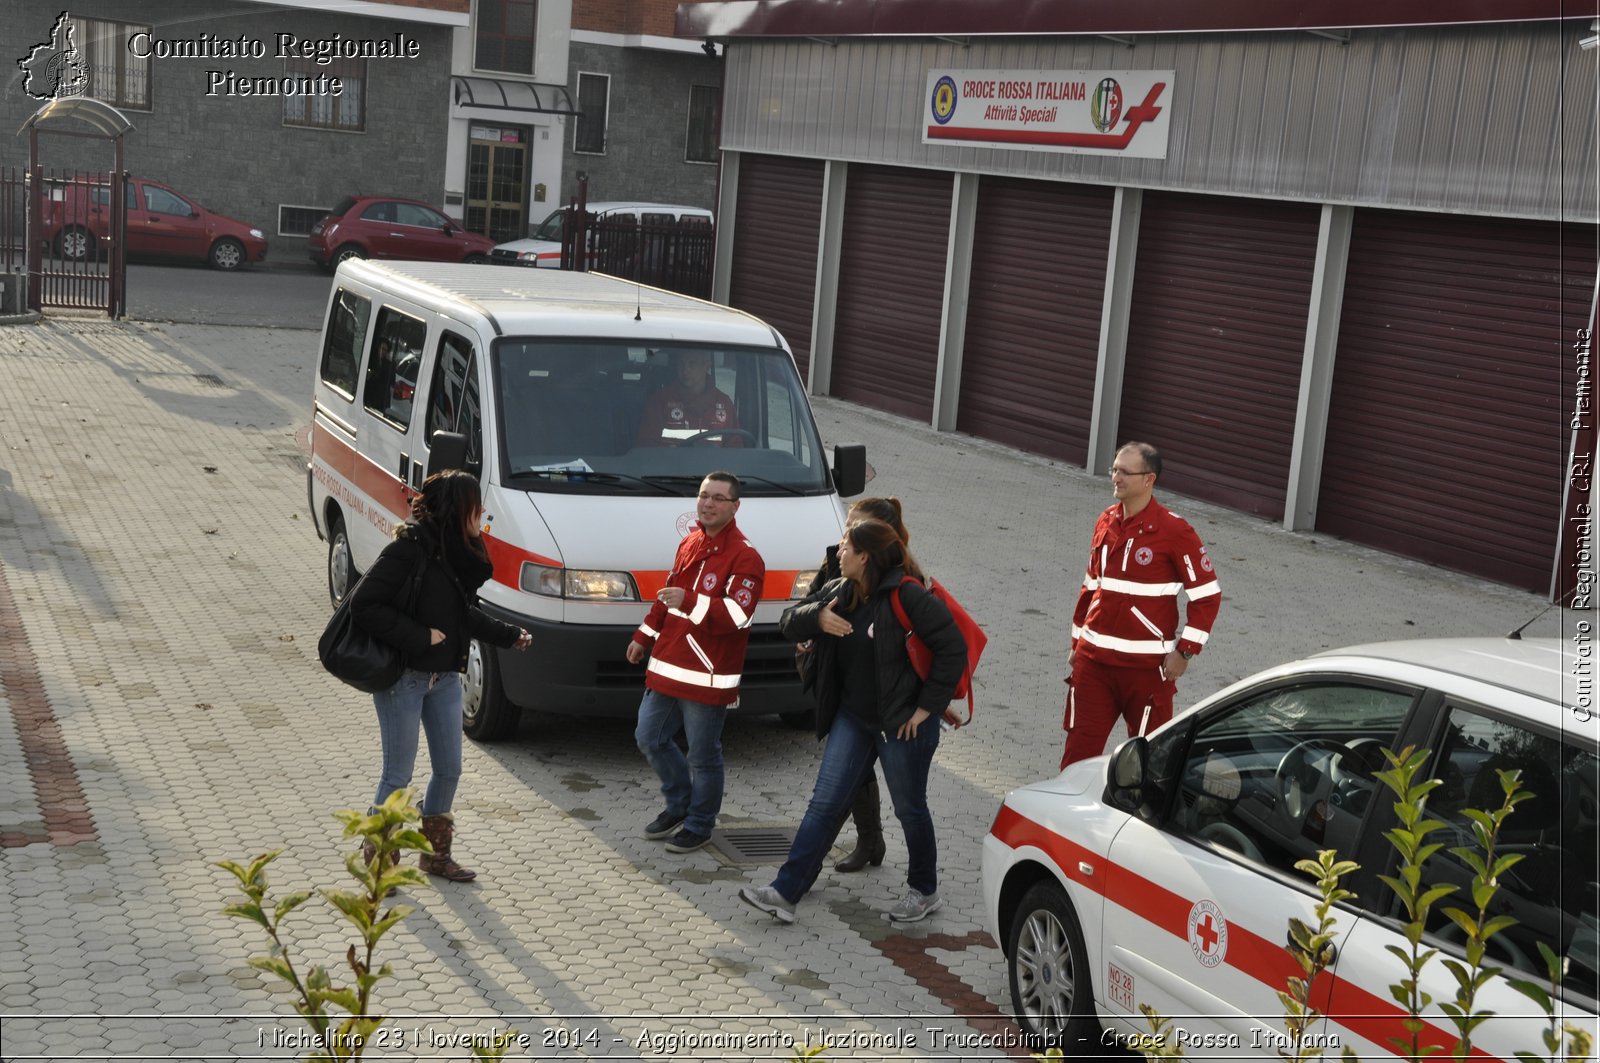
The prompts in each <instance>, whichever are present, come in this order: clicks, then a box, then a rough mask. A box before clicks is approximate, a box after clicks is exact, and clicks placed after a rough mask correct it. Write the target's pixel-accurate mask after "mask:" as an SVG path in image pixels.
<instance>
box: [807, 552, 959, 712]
mask: <svg viewBox="0 0 1600 1063" xmlns="http://www.w3.org/2000/svg"><path fill="white" fill-rule="evenodd" d="M904 579H905V573H904V572H903V571H902V570H900V569H898V568H896V569H893V570H891V571H890V572H888V573H887V574H886V575H885V576H884V577H883V579H882V580H881V581H880V582H879V583H878V587H877V589H876V590H874V591H873V592H872V595H871V597H870V599H869V600H868V603H867V605H868V608H869V610H870V613H871V616H872V644H873V649H874V651H875V652H876V654H877V662H878V724H879V729H880V730H881V731H882V732H883V733H884V734H889V735H892V734H894V733H895V732H896V731H898V730H899V729H900V725H901V724H903V723H905V722H906V721H907V720H909V719H911V716H912V714H913V713H915V712H916V711H917V710H918V709H927V710H928V713H929V714H930V715H931V716H933V717H934V718H935V719H934V720H933V722H932V723H930V724H929V726H937V722H938V721H937V718H938V717H939V716H942V715H943V714H944V710H945V709H946V708H948V707H949V706H950V696H951V694H952V692H953V691H954V690H955V685H956V683H957V681H959V680H960V678H961V674H962V673H963V672H965V671H966V668H967V640H966V639H965V638H964V637H963V636H962V634H961V629H960V628H958V627H956V624H955V621H954V620H952V619H950V610H948V609H946V608H945V607H944V603H943V602H941V601H939V599H937V598H935V597H934V596H933V595H931V594H929V593H928V592H927V590H926V589H925V588H924V587H923V586H922V584H920V583H916V582H914V581H906V582H904V583H903V584H902V582H901V581H902V580H904ZM849 582H850V581H849V580H848V579H846V578H845V577H843V576H841V577H840V578H838V579H835V580H829V581H828V582H827V583H825V584H823V585H822V587H820V588H818V589H817V590H815V591H813V592H812V593H811V594H809V595H807V596H806V597H805V598H804V599H803V600H802V601H799V602H797V603H795V604H794V605H791V606H790V607H789V608H788V609H785V610H784V612H783V617H782V618H781V619H780V620H779V621H778V627H779V629H780V630H781V631H782V632H783V637H784V638H786V639H789V640H790V641H791V642H804V641H805V640H807V639H813V640H815V643H816V648H815V649H814V650H813V651H812V652H814V653H815V654H816V655H817V685H816V695H817V737H818V738H821V737H823V736H824V735H826V734H827V733H828V731H829V730H830V729H832V727H833V718H834V717H835V716H836V715H838V712H839V683H840V681H841V680H840V676H839V668H838V652H839V640H838V639H837V638H834V637H832V636H830V635H824V634H823V633H822V622H821V620H820V619H819V618H820V617H821V614H822V610H823V609H824V608H826V606H827V604H828V603H829V602H832V601H834V600H835V599H838V600H841V601H843V600H847V599H848V598H849V596H850V587H849ZM897 588H898V592H899V594H900V605H901V607H902V608H903V609H905V613H906V619H908V620H910V621H911V627H912V628H913V629H914V630H915V631H916V633H917V637H918V638H920V639H922V641H923V642H924V643H926V644H927V647H928V649H930V650H932V651H933V667H932V669H931V670H930V672H929V674H928V680H927V682H923V681H922V680H921V679H920V678H918V676H917V673H916V671H915V670H913V669H912V667H911V658H910V657H908V656H907V655H906V631H905V629H904V628H902V627H901V626H900V621H899V620H898V619H897V618H896V617H895V615H894V603H893V602H892V601H890V599H889V596H890V595H891V594H893V593H895V592H896V590H897ZM886 635H887V637H886Z"/></svg>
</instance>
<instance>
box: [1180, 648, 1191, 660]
mask: <svg viewBox="0 0 1600 1063" xmlns="http://www.w3.org/2000/svg"><path fill="white" fill-rule="evenodd" d="M1178 656H1179V657H1182V658H1183V659H1184V660H1186V661H1192V660H1194V654H1192V653H1190V652H1189V651H1188V650H1179V651H1178Z"/></svg>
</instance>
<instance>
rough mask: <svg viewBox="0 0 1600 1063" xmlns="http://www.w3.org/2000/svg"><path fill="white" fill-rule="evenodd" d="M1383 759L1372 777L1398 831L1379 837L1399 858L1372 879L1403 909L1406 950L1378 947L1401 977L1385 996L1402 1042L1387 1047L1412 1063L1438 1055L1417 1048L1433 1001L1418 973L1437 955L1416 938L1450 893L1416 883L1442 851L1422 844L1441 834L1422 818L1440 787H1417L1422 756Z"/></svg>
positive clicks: (1411, 752)
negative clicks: (1388, 794) (1399, 1012)
mask: <svg viewBox="0 0 1600 1063" xmlns="http://www.w3.org/2000/svg"><path fill="white" fill-rule="evenodd" d="M1383 756H1384V759H1386V760H1387V761H1388V762H1389V767H1388V769H1386V770H1384V771H1380V772H1376V773H1375V774H1376V776H1377V778H1378V780H1379V781H1380V782H1382V783H1383V784H1384V785H1385V786H1387V787H1388V788H1389V789H1390V790H1392V791H1394V794H1395V796H1396V797H1397V798H1398V800H1397V801H1395V803H1394V811H1395V815H1396V816H1397V817H1398V818H1399V820H1400V825H1399V826H1398V827H1395V828H1393V829H1391V830H1388V831H1385V832H1384V837H1385V838H1387V839H1388V840H1389V844H1390V845H1392V846H1394V849H1395V851H1396V852H1397V853H1399V854H1400V866H1399V867H1398V868H1396V874H1393V875H1379V876H1378V878H1379V879H1380V880H1381V881H1383V882H1384V884H1386V885H1387V886H1388V887H1389V888H1390V889H1392V890H1393V891H1394V893H1395V896H1396V897H1398V898H1400V903H1401V904H1402V905H1404V906H1405V910H1406V923H1405V926H1403V927H1402V928H1401V932H1402V933H1404V934H1405V938H1406V943H1407V946H1408V947H1406V948H1402V947H1400V946H1399V945H1385V946H1384V948H1385V949H1387V950H1388V951H1389V952H1390V953H1391V954H1393V955H1394V956H1395V957H1397V958H1398V959H1399V960H1400V962H1401V964H1403V965H1404V969H1405V977H1404V978H1402V979H1401V980H1400V981H1398V982H1396V983H1394V984H1393V985H1391V986H1390V987H1389V993H1390V995H1391V996H1393V997H1394V999H1395V1001H1396V1003H1398V1004H1399V1005H1400V1006H1401V1007H1403V1008H1405V1009H1406V1017H1405V1018H1404V1019H1401V1020H1400V1025H1401V1028H1402V1029H1404V1030H1405V1032H1406V1036H1405V1037H1391V1038H1389V1043H1390V1044H1392V1045H1394V1046H1395V1047H1396V1048H1398V1049H1399V1050H1400V1052H1401V1054H1403V1055H1404V1056H1405V1057H1406V1058H1407V1059H1409V1060H1413V1061H1415V1060H1420V1059H1424V1058H1426V1057H1427V1056H1430V1055H1433V1054H1434V1053H1435V1052H1437V1051H1439V1046H1438V1045H1426V1044H1423V1042H1422V1032H1423V1031H1424V1030H1425V1029H1427V1023H1425V1022H1423V1021H1422V1012H1423V1009H1425V1008H1426V1007H1427V1006H1428V1005H1429V1004H1431V1003H1433V996H1432V995H1431V994H1429V993H1427V992H1424V991H1423V989H1422V971H1423V968H1425V967H1426V966H1427V965H1428V963H1429V962H1430V961H1431V960H1432V959H1433V957H1434V956H1435V955H1436V954H1437V953H1438V950H1437V949H1424V948H1423V947H1422V934H1423V931H1424V930H1425V928H1426V927H1427V923H1428V914H1429V912H1431V911H1432V910H1433V906H1434V905H1435V904H1437V903H1438V902H1439V901H1441V900H1443V899H1444V898H1445V897H1448V896H1449V895H1450V894H1452V893H1454V892H1455V887H1454V886H1452V885H1448V884H1440V885H1434V886H1429V885H1425V884H1424V883H1423V881H1422V867H1423V865H1424V864H1425V863H1427V861H1428V858H1429V857H1431V856H1433V854H1434V853H1436V852H1438V851H1439V850H1440V849H1442V848H1444V844H1443V843H1442V842H1430V841H1428V836H1429V835H1431V834H1433V833H1434V832H1435V831H1438V830H1441V829H1442V828H1443V827H1444V824H1443V823H1442V822H1440V821H1439V820H1436V819H1427V818H1425V817H1426V815H1427V801H1428V795H1429V794H1430V793H1432V792H1433V791H1434V790H1436V789H1437V788H1438V787H1439V786H1440V785H1441V782H1440V780H1438V779H1424V780H1422V781H1420V782H1419V781H1417V774H1418V773H1419V772H1420V771H1421V770H1422V767H1423V765H1424V764H1426V763H1427V762H1428V756H1429V754H1428V751H1427V750H1425V749H1424V750H1419V749H1417V748H1416V747H1415V746H1407V747H1406V748H1404V749H1402V750H1401V751H1400V752H1399V753H1395V752H1394V751H1393V750H1390V749H1385V750H1384V751H1383Z"/></svg>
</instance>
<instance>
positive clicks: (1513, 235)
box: [678, 0, 1600, 591]
mask: <svg viewBox="0 0 1600 1063" xmlns="http://www.w3.org/2000/svg"><path fill="white" fill-rule="evenodd" d="M1486 11H1487V13H1485V11H1484V10H1480V11H1476V12H1475V15H1474V17H1475V18H1478V19H1480V21H1473V22H1468V21H1463V20H1461V19H1451V20H1448V21H1446V20H1444V19H1443V17H1442V16H1440V15H1438V14H1437V13H1436V12H1437V9H1436V8H1434V7H1431V6H1430V5H1425V4H1409V5H1408V4H1398V5H1395V4H1390V5H1366V4H1359V5H1356V8H1354V9H1353V8H1351V7H1350V5H1348V4H1345V5H1335V4H1332V3H1322V4H1318V3H1310V4H1305V5H1299V6H1298V7H1296V8H1295V9H1294V10H1293V12H1292V24H1291V25H1284V24H1282V23H1281V22H1272V23H1266V22H1264V21H1263V19H1264V18H1265V17H1266V16H1265V14H1263V13H1270V14H1272V15H1273V16H1274V17H1276V16H1278V15H1280V14H1281V9H1279V8H1252V7H1250V5H1233V6H1219V5H1213V6H1212V7H1210V8H1208V9H1206V10H1203V11H1201V10H1188V11H1181V12H1178V11H1166V12H1162V13H1156V12H1155V10H1154V9H1149V10H1148V11H1147V10H1145V9H1139V8H1128V7H1126V6H1125V5H1122V6H1119V5H1115V4H1110V3H1105V4H1088V5H1070V6H1069V5H1035V4H1027V3H1017V2H1010V0H982V2H971V3H966V4H962V5H926V4H918V3H916V2H915V0H881V2H879V3H877V4H873V5H861V6H857V7H850V6H848V5H845V6H841V5H836V4H830V3H828V2H826V0H789V2H787V3H784V4H761V3H757V4H735V3H704V4H691V5H684V7H683V8H682V9H681V11H680V15H679V23H678V31H679V33H680V35H682V36H685V37H688V38H691V39H703V40H709V41H711V42H714V43H717V44H719V45H721V46H722V47H724V48H725V49H726V67H727V69H726V82H725V90H724V101H723V127H722V147H723V151H724V163H723V175H722V184H721V193H720V210H719V214H720V221H721V222H722V224H721V226H720V228H719V233H718V238H719V246H718V288H717V291H718V295H719V298H723V299H726V300H728V301H731V302H732V303H733V304H734V305H736V306H741V307H744V308H747V309H749V310H751V311H752V312H755V313H757V314H760V315H761V316H763V317H765V318H767V319H768V320H770V321H772V322H773V323H774V324H775V325H777V326H778V327H779V328H780V329H781V330H782V331H783V332H784V334H785V336H786V337H787V338H788V339H789V340H790V343H791V345H792V346H793V347H794V349H795V355H796V360H797V362H798V364H799V365H800V367H801V369H802V371H804V372H805V373H806V374H807V376H808V379H809V383H810V386H811V388H812V390H813V392H815V393H817V394H827V395H836V396H839V397H842V398H846V399H852V400H855V401H859V402H862V403H865V404H867V405H872V406H876V407H879V408H882V409H885V410H888V411H891V412H894V413H899V414H903V415H906V416H910V417H915V418H918V419H921V420H925V421H928V422H929V423H931V424H933V425H934V426H936V427H939V428H943V429H959V430H963V431H968V432H971V433H974V434H976V435H980V436H986V437H988V438H992V439H996V440H999V441H1002V442H1005V443H1008V444H1011V445H1015V446H1018V447H1022V448H1024V449H1027V450H1030V451H1034V452H1037V453H1040V454H1044V455H1047V456H1050V457H1052V458H1057V459H1059V460H1062V461H1065V462H1068V463H1071V464H1075V465H1081V466H1084V467H1087V468H1090V469H1101V468H1104V467H1105V466H1106V465H1108V464H1109V462H1110V458H1111V455H1112V453H1114V451H1115V448H1116V445H1117V443H1118V442H1119V441H1121V440H1123V439H1129V438H1138V439H1145V440H1149V441H1150V442H1152V443H1154V444H1155V445H1157V446H1158V447H1160V448H1161V449H1162V450H1163V451H1164V452H1165V453H1166V454H1167V455H1168V459H1169V464H1168V468H1167V472H1166V474H1165V475H1164V476H1163V477H1162V483H1163V486H1165V487H1168V488H1170V489H1173V490H1177V491H1180V492H1183V493H1185V494H1189V495H1192V496H1195V497H1199V498H1203V499H1207V500H1210V501H1214V502H1218V503H1220V504H1223V505H1227V506H1231V507H1234V508H1237V509H1240V510H1243V511H1246V512H1249V513H1254V514H1258V515H1260V516H1262V517H1263V518H1266V519H1270V520H1274V521H1280V522H1282V523H1283V524H1284V526H1285V527H1288V528H1290V529H1316V530H1319V531H1325V532H1329V533H1332V534H1336V535H1340V536H1343V537H1346V538H1350V539H1353V540H1356V541H1360V542H1364V543H1368V544H1371V545H1374V546H1378V547H1381V548H1383V549H1386V550H1392V551H1395V552H1398V553H1402V554H1406V555H1409V556H1413V557H1417V558H1420V559H1423V560H1426V561H1430V562H1434V563H1437V564H1441V565H1444V566H1447V567H1450V568H1455V569H1459V570H1462V571H1467V572H1472V573H1475V574H1478V575H1483V576H1487V577H1489V578H1491V579H1496V580H1500V581H1503V582H1506V583H1511V584H1515V585H1517V586H1521V587H1526V588H1529V589H1533V590H1539V591H1547V590H1550V589H1552V587H1555V588H1558V589H1559V588H1560V586H1561V585H1562V580H1563V577H1562V573H1563V572H1564V571H1566V569H1567V568H1568V567H1570V566H1566V565H1565V563H1564V561H1563V560H1562V559H1564V558H1568V557H1569V556H1570V553H1571V551H1572V549H1573V540H1572V536H1571V535H1570V534H1563V527H1564V525H1565V524H1566V523H1567V518H1568V517H1570V516H1571V514H1572V513H1573V512H1574V509H1573V507H1574V506H1575V505H1578V504H1579V499H1580V498H1582V497H1584V496H1592V491H1593V488H1592V484H1591V483H1590V481H1589V479H1588V478H1587V477H1586V476H1584V477H1580V476H1576V475H1574V470H1575V469H1578V468H1580V467H1579V466H1576V465H1575V464H1574V455H1575V451H1581V450H1582V449H1583V448H1584V447H1586V446H1587V447H1590V448H1592V424H1591V423H1590V420H1589V418H1588V416H1586V414H1585V409H1586V400H1587V395H1588V392H1587V387H1588V362H1587V357H1588V356H1587V336H1588V331H1589V330H1590V329H1591V328H1592V317H1593V307H1594V299H1595V292H1596V273H1595V260H1596V247H1595V244H1596V225H1595V223H1596V220H1597V213H1596V201H1597V197H1596V177H1597V174H1596V163H1595V147H1596V131H1595V124H1596V111H1595V90H1596V63H1595V58H1596V55H1597V54H1600V53H1597V52H1596V51H1594V50H1592V46H1593V44H1594V39H1593V38H1594V37H1595V34H1596V31H1595V30H1594V29H1593V28H1592V27H1591V21H1590V18H1584V19H1581V20H1579V19H1572V18H1564V17H1563V14H1562V12H1561V11H1560V9H1559V8H1557V7H1556V5H1553V4H1548V3H1545V4H1542V5H1541V4H1537V3H1530V2H1520V0H1519V2H1510V3H1507V2H1500V3H1495V4H1490V5H1486ZM1258 15H1259V16H1261V17H1255V16H1258ZM1586 434H1587V439H1588V440H1589V441H1588V442H1585V436H1586Z"/></svg>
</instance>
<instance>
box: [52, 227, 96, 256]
mask: <svg viewBox="0 0 1600 1063" xmlns="http://www.w3.org/2000/svg"><path fill="white" fill-rule="evenodd" d="M94 247H95V238H94V233H92V232H90V231H89V230H88V229H85V228H84V227H83V226H81V225H69V226H67V227H66V228H65V229H62V230H61V235H60V236H58V237H56V251H57V252H59V253H60V255H61V257H62V258H65V259H70V260H72V261H73V262H82V261H83V260H84V259H86V258H91V257H93V255H94Z"/></svg>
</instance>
